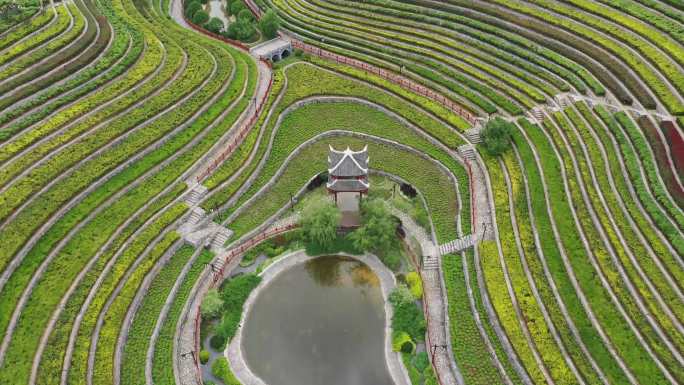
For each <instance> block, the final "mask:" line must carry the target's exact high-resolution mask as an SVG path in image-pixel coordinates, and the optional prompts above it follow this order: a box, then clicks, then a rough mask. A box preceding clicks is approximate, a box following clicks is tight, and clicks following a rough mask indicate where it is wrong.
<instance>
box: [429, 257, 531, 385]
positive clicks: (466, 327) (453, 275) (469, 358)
mask: <svg viewBox="0 0 684 385" xmlns="http://www.w3.org/2000/svg"><path fill="white" fill-rule="evenodd" d="M470 254H471V255H472V252H470ZM470 269H473V267H472V265H471V267H470ZM442 272H443V274H444V282H445V286H446V294H447V300H448V305H449V306H448V308H449V328H450V336H451V342H452V348H453V350H454V358H455V359H456V363H457V364H458V367H459V369H460V370H461V372H462V373H463V374H464V376H465V378H466V383H467V384H482V385H489V384H499V383H503V382H504V381H503V380H502V379H501V377H500V376H501V375H500V373H499V372H498V369H497V367H496V366H495V364H494V362H492V357H491V356H490V355H489V351H488V349H487V347H486V345H485V342H484V341H483V339H482V336H481V335H480V332H479V330H478V327H477V325H476V324H475V321H474V320H473V318H472V317H473V316H472V313H471V308H470V304H469V298H468V291H467V290H466V285H465V280H466V279H470V280H471V282H470V284H471V287H473V288H474V289H476V288H477V287H478V286H477V281H475V280H474V279H471V278H472V277H470V276H468V275H467V274H466V273H465V272H464V271H463V265H462V264H461V259H460V258H459V257H457V256H455V255H452V254H447V255H443V256H442ZM473 294H474V295H476V294H475V292H473ZM480 318H481V319H482V320H483V321H484V322H483V324H484V325H489V323H488V322H486V320H487V318H486V316H485V315H484V314H483V313H482V312H481V313H480ZM488 338H489V339H490V341H494V342H495V343H496V344H495V346H497V347H499V344H498V340H497V339H496V335H495V334H493V332H492V333H489V334H488ZM497 357H498V359H499V361H501V362H502V363H503V364H504V365H505V366H507V369H508V370H507V374H508V376H509V377H510V378H512V379H513V381H514V383H516V384H520V379H519V378H518V377H517V375H516V373H515V372H514V371H513V369H512V368H510V365H506V364H508V357H507V356H506V354H505V352H503V350H502V349H497Z"/></svg>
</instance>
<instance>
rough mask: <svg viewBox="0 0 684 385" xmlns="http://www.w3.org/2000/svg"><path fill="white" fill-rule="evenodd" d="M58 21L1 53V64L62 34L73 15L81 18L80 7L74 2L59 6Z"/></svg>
mask: <svg viewBox="0 0 684 385" xmlns="http://www.w3.org/2000/svg"><path fill="white" fill-rule="evenodd" d="M56 8H57V21H56V22H55V23H53V24H50V25H49V26H48V27H47V28H44V29H43V30H42V31H40V32H39V33H38V34H36V35H34V36H31V38H30V39H25V40H23V41H21V42H19V43H17V44H15V45H13V46H11V47H9V48H8V49H6V50H4V51H2V52H1V53H0V65H6V64H8V63H10V62H11V61H12V60H13V59H14V58H16V57H18V56H20V55H23V54H25V53H26V52H29V51H31V50H32V49H34V48H36V47H38V46H41V45H43V44H45V43H47V42H49V41H50V40H52V39H54V38H55V37H57V36H59V35H60V34H62V33H64V32H65V31H66V30H67V28H69V25H70V24H71V20H72V17H74V18H77V19H78V18H80V17H79V16H80V15H75V13H76V14H77V13H78V9H77V8H76V6H74V5H73V4H71V5H69V6H68V8H67V6H58V7H56Z"/></svg>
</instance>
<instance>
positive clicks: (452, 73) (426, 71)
mask: <svg viewBox="0 0 684 385" xmlns="http://www.w3.org/2000/svg"><path fill="white" fill-rule="evenodd" d="M275 3H277V2H274V4H275ZM279 4H280V5H279V6H278V7H280V8H282V7H285V6H284V5H283V4H284V3H282V2H280V3H279ZM286 11H287V9H285V10H283V11H281V14H282V15H283V16H286V17H287V18H289V20H290V21H291V22H292V23H293V24H295V25H299V27H300V28H301V29H306V30H315V31H319V30H318V29H316V28H313V27H312V22H310V21H308V20H307V21H302V20H298V19H295V16H291V15H287V14H285V13H282V12H286ZM328 28H331V29H332V31H331V30H328V31H326V32H323V31H322V30H321V31H320V32H321V33H322V34H324V35H325V36H332V37H334V38H336V39H337V40H338V41H330V42H329V43H330V44H331V46H324V47H327V48H330V49H333V50H334V51H338V52H340V53H342V54H343V55H347V56H351V57H353V58H359V59H361V60H364V61H368V60H367V59H366V57H365V56H366V55H369V56H370V57H376V58H377V57H378V55H381V56H382V58H383V59H384V60H385V61H388V62H390V63H393V64H394V66H395V67H394V68H389V69H390V70H397V69H399V68H400V67H404V68H405V69H408V70H409V71H410V72H406V73H404V75H407V76H410V77H412V78H414V79H416V80H417V81H419V82H421V83H425V79H429V81H431V82H436V83H438V84H440V85H442V86H444V87H446V88H448V89H449V90H451V91H453V92H455V93H457V94H459V95H461V96H463V97H465V98H467V99H468V100H470V101H471V102H472V103H473V104H475V105H478V106H479V107H480V108H482V109H483V110H485V111H486V112H488V113H493V112H496V107H494V106H493V105H491V103H489V102H488V101H486V100H484V99H482V97H481V96H479V95H477V94H475V93H473V91H476V92H479V93H480V94H481V95H484V96H486V97H487V98H489V99H490V100H492V102H494V103H495V104H496V105H497V106H500V107H501V108H503V109H505V110H507V111H508V112H510V113H512V114H519V113H521V112H522V111H521V110H520V108H519V107H518V106H517V105H515V104H514V103H512V102H511V101H510V100H508V99H507V98H506V97H504V96H503V95H501V94H500V93H498V92H497V91H495V90H493V89H492V88H490V87H489V86H486V85H485V84H483V83H482V82H485V83H490V84H497V85H499V84H500V83H495V82H493V81H492V79H490V77H488V76H485V75H484V74H483V73H482V72H480V71H476V70H474V69H473V68H471V67H469V66H466V65H463V64H461V63H456V62H454V61H453V60H449V64H450V65H449V66H447V65H445V64H443V62H444V59H443V58H442V57H440V56H438V55H435V54H434V53H432V52H430V51H429V50H427V49H423V48H420V47H418V48H413V47H411V46H409V45H407V44H403V45H402V47H403V48H404V49H409V50H412V51H414V53H412V54H411V55H410V59H411V60H407V59H403V57H405V56H406V55H405V54H403V53H401V52H399V51H396V50H395V49H394V48H393V47H392V46H391V45H389V43H391V41H387V40H384V39H380V38H374V37H372V36H370V35H368V34H364V33H353V32H350V31H348V30H347V31H342V29H341V28H339V27H336V26H334V25H332V26H329V27H328ZM337 30H340V32H337ZM308 34H309V35H312V39H310V40H311V41H310V42H311V43H312V44H314V45H321V44H320V38H317V37H316V35H315V34H312V33H310V32H309V33H308ZM350 35H356V36H357V38H353V39H352V38H350ZM349 40H351V41H352V42H349ZM373 41H374V42H375V43H373ZM326 42H328V41H326ZM339 47H342V48H346V49H347V50H345V51H342V50H340V49H339ZM350 52H353V53H351V54H350ZM359 55H361V56H359ZM454 66H456V67H458V68H454ZM385 67H386V66H385ZM462 72H466V73H468V74H469V75H470V76H471V77H474V78H475V79H479V81H476V80H473V79H472V78H471V77H468V76H464V75H463V74H462ZM414 74H416V75H417V76H416V75H414ZM427 85H428V86H430V84H429V83H428V84H427ZM463 85H465V86H467V87H468V88H470V89H471V90H472V91H471V90H468V89H466V88H464V87H463ZM506 90H507V91H510V92H512V93H514V94H516V95H518V94H519V93H517V91H515V90H512V89H511V88H507V89H506Z"/></svg>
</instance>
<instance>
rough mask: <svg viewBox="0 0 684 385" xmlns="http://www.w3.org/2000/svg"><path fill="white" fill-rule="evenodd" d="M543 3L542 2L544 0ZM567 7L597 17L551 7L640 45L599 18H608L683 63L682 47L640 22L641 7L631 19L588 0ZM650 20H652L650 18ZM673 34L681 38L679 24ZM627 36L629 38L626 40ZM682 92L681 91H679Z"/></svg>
mask: <svg viewBox="0 0 684 385" xmlns="http://www.w3.org/2000/svg"><path fill="white" fill-rule="evenodd" d="M543 1H545V0H543ZM567 1H568V2H569V3H570V4H573V5H575V6H576V7H578V8H581V9H584V10H585V11H587V12H590V13H592V14H595V15H597V16H599V17H593V16H590V17H587V14H586V13H584V12H577V11H575V10H574V9H572V8H570V7H562V6H556V7H554V10H556V11H558V12H562V13H563V14H565V15H568V16H570V17H572V18H574V19H575V20H577V21H579V22H581V23H585V24H588V25H591V26H593V27H595V28H598V29H603V30H604V31H605V32H607V33H610V34H611V35H613V36H614V37H616V38H618V39H621V40H624V41H625V42H627V43H630V44H632V45H634V46H635V47H638V48H639V47H640V44H636V43H635V42H637V41H638V40H637V39H636V37H632V36H631V35H626V34H625V33H624V29H621V28H617V27H612V26H609V25H608V24H607V23H606V22H605V21H603V20H602V19H600V17H602V18H605V19H608V20H611V21H613V22H614V23H616V24H618V25H620V26H622V27H623V28H627V29H629V30H632V31H634V32H635V33H637V34H638V35H639V36H641V37H643V38H645V39H648V40H650V42H651V43H652V44H654V45H656V46H658V47H660V48H661V49H662V50H663V51H665V52H667V53H669V54H670V56H671V57H672V58H673V59H674V60H675V61H677V62H679V64H684V50H683V49H682V47H681V45H680V44H678V43H677V42H676V41H674V40H673V39H671V38H670V37H669V36H667V35H666V34H664V33H662V32H661V31H659V30H657V29H656V28H653V27H651V26H650V25H648V24H647V23H644V22H643V21H641V20H639V18H640V17H644V16H645V15H647V14H646V13H645V12H643V10H644V9H643V8H641V7H640V10H639V11H641V12H637V13H636V15H638V16H636V18H635V17H631V16H629V15H627V14H625V13H624V12H620V11H617V10H614V9H611V8H608V7H605V6H603V5H601V4H599V3H598V2H595V1H587V0H567ZM544 4H549V3H544ZM651 20H654V19H653V18H651ZM654 21H655V20H654ZM676 32H677V33H678V35H679V36H680V37H681V35H682V32H683V31H682V28H681V25H678V26H677V27H676ZM628 36H629V38H628ZM640 51H642V52H643V53H644V54H647V52H649V51H646V50H642V49H640ZM650 52H656V51H650ZM659 56H660V55H658V54H657V56H653V57H651V58H652V59H655V58H657V57H659ZM680 90H681V88H680Z"/></svg>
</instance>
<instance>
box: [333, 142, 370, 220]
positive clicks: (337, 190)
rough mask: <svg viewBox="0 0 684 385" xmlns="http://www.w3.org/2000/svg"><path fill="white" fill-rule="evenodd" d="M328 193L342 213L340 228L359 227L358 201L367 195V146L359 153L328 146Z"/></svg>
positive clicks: (368, 185)
mask: <svg viewBox="0 0 684 385" xmlns="http://www.w3.org/2000/svg"><path fill="white" fill-rule="evenodd" d="M326 187H327V188H328V193H329V194H330V195H331V196H333V199H334V200H335V203H336V204H337V207H339V208H340V211H341V212H342V223H341V226H342V227H356V226H358V225H359V216H358V211H359V201H360V200H361V199H362V198H363V195H364V194H368V188H369V187H370V184H369V182H368V146H366V147H364V148H363V150H361V151H354V150H352V149H351V148H349V147H347V149H345V150H344V151H339V150H336V149H334V148H333V147H332V146H330V152H329V154H328V183H327V185H326Z"/></svg>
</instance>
